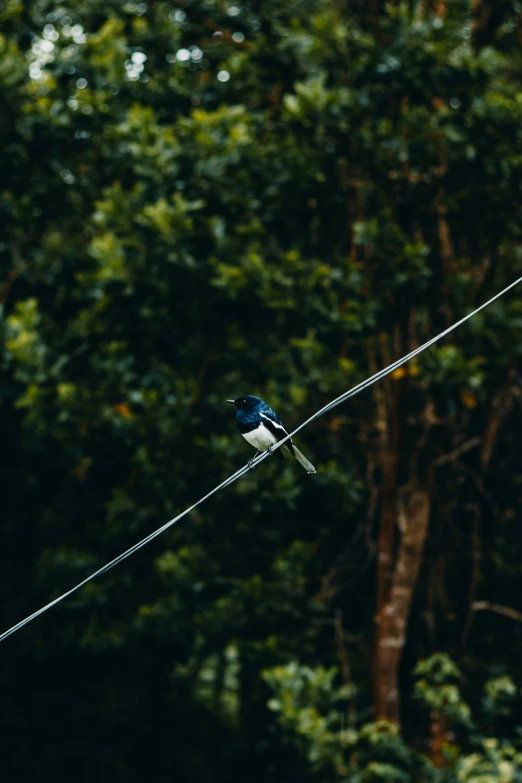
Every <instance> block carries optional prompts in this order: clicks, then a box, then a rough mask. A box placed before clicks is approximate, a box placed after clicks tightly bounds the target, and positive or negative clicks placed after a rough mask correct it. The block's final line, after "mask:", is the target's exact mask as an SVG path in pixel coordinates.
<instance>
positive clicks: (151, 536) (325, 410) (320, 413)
mask: <svg viewBox="0 0 522 783" xmlns="http://www.w3.org/2000/svg"><path fill="white" fill-rule="evenodd" d="M520 282H522V277H519V278H518V280H515V282H514V283H511V284H510V285H508V286H507V287H506V288H504V289H503V290H502V291H500V292H499V293H498V294H495V296H493V297H492V298H491V299H488V301H487V302H485V303H484V304H482V305H480V307H477V308H476V310H473V311H472V312H471V313H468V315H466V316H464V318H461V319H460V321H457V323H454V324H453V325H452V326H450V327H448V329H445V330H444V331H443V332H441V333H440V334H438V335H437V336H436V337H432V338H431V340H428V342H426V343H424V344H423V345H421V346H419V347H418V348H415V350H413V351H410V353H409V354H407V355H406V356H403V357H402V359H398V360H397V361H395V362H393V364H390V365H389V366H388V367H385V368H384V369H383V370H380V371H379V372H377V373H375V374H374V375H372V376H371V377H370V378H367V379H366V380H365V381H362V382H361V383H359V384H357V386H354V387H353V388H352V389H349V390H348V391H347V392H345V393H344V394H341V395H340V396H339V397H336V399H335V400H332V401H331V402H329V403H328V404H327V405H325V406H324V407H323V408H321V409H320V410H318V411H317V412H316V413H314V414H313V416H310V418H309V419H307V420H306V421H305V422H303V424H300V425H299V427H297V428H296V429H295V430H294V431H293V432H291V433H290V434H289V435H287V436H286V437H284V438H283V439H282V440H280V441H279V442H278V443H277V445H275V446H273V447H272V450H275V449H277V448H280V447H281V446H282V445H283V444H284V443H285V442H286V441H287V440H289V439H290V438H292V437H293V436H294V435H295V434H296V433H297V432H299V431H300V430H302V429H303V428H304V427H306V426H307V425H308V424H311V422H313V421H315V420H316V419H318V418H319V417H320V416H324V414H325V413H328V411H331V410H332V409H333V408H335V407H337V405H340V404H341V403H342V402H345V400H348V399H349V398H350V397H353V396H354V395H356V394H358V393H359V392H361V391H363V390H364V389H367V388H368V387H369V386H372V385H373V384H374V383H376V382H377V381H379V380H380V379H381V378H384V377H385V376H386V375H389V374H390V373H391V372H393V371H394V370H396V369H397V368H398V367H401V366H402V365H403V364H406V362H409V361H410V359H413V358H414V357H415V356H418V354H420V353H422V352H423V351H425V350H426V349H427V348H429V347H430V346H431V345H433V344H434V343H436V342H438V340H441V339H442V338H443V337H445V336H446V335H448V334H450V332H452V331H453V330H454V329H457V328H458V327H459V326H461V325H462V324H463V323H465V322H466V321H469V319H470V318H473V317H474V316H475V315H477V313H480V311H481V310H485V308H486V307H489V305H490V304H493V302H495V301H496V300H497V299H500V297H501V296H504V294H506V293H507V292H508V291H510V290H511V289H512V288H514V287H515V286H516V285H518V284H519V283H520ZM268 456H269V454H268V452H266V451H265V452H264V453H263V454H261V455H260V456H258V457H256V459H255V460H254V461H253V464H255V465H258V464H259V463H260V462H262V461H263V460H264V459H266V458H267V457H268ZM249 470H250V463H249V464H247V465H245V466H244V467H242V468H240V469H239V470H237V471H236V472H235V473H234V474H232V475H231V476H229V477H228V478H227V479H226V480H225V481H223V482H222V483H221V484H219V485H218V486H217V487H214V489H213V490H211V491H210V492H208V493H207V494H206V495H204V496H203V497H202V498H200V500H198V501H197V502H196V503H194V504H193V505H192V506H190V507H189V508H187V509H185V511H182V512H181V514H178V516H177V517H174V519H171V520H170V522H166V523H165V524H164V525H162V526H161V527H160V528H158V529H157V530H155V531H154V532H153V533H150V534H149V535H148V536H146V537H145V538H143V539H142V540H141V541H138V543H137V544H134V546H131V547H130V549H127V550H126V551H125V552H122V554H121V555H118V557H115V558H114V560H111V561H110V563H107V564H106V565H104V566H102V568H99V569H98V570H97V571H95V572H94V573H93V574H91V575H90V576H88V577H87V578H86V579H84V580H83V581H82V582H79V583H78V584H77V585H75V587H72V588H71V589H70V590H67V592H65V593H63V594H62V595H60V596H58V598H55V599H54V600H53V601H51V602H50V603H48V604H46V605H45V606H42V607H41V609H38V610H37V611H36V612H33V614H30V615H29V616H28V617H26V618H25V619H24V620H20V622H19V623H16V625H13V626H12V627H11V628H8V630H7V631H4V633H3V634H1V635H0V642H3V641H4V639H7V637H8V636H11V634H13V633H16V631H19V630H20V629H21V628H23V627H24V625H27V624H28V623H30V622H31V621H32V620H35V619H36V618H37V617H39V616H40V615H41V614H43V613H44V612H46V611H47V610H48V609H51V608H52V607H53V606H56V604H59V603H60V602H61V601H63V600H64V599H65V598H68V597H69V596H70V595H72V594H73V593H75V592H76V591H77V590H79V589H80V588H81V587H83V586H84V585H86V584H88V583H89V582H92V581H93V580H94V579H96V578H97V577H99V576H101V575H102V574H105V573H106V572H107V571H109V570H110V569H111V568H114V566H116V565H118V563H121V562H122V560H125V559H126V558H127V557H130V555H132V554H134V552H137V551H138V549H141V548H142V547H144V546H145V545H146V544H148V543H149V542H150V541H153V540H154V539H155V538H157V537H158V536H159V535H161V534H162V533H164V532H165V530H168V529H169V527H172V526H173V525H175V524H176V522H179V520H180V519H183V517H185V516H186V515H187V514H189V513H190V512H191V511H193V510H194V509H195V508H197V507H198V506H200V505H201V504H202V503H204V502H205V500H208V499H209V498H211V497H212V495H215V494H216V493H217V492H220V491H221V490H222V489H226V487H228V486H230V484H233V483H234V482H235V481H237V480H238V479H239V478H241V476H244V475H245V473H248V471H249Z"/></svg>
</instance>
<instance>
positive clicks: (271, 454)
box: [267, 446, 274, 457]
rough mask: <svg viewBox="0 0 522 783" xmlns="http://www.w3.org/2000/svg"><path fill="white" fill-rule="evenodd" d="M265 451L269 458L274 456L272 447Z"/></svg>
mask: <svg viewBox="0 0 522 783" xmlns="http://www.w3.org/2000/svg"><path fill="white" fill-rule="evenodd" d="M267 451H268V453H269V454H270V456H271V457H273V456H274V452H273V451H272V446H269V447H268V448H267Z"/></svg>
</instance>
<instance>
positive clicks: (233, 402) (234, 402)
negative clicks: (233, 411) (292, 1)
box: [225, 400, 236, 405]
mask: <svg viewBox="0 0 522 783" xmlns="http://www.w3.org/2000/svg"><path fill="white" fill-rule="evenodd" d="M225 402H229V403H230V404H231V405H235V404H236V401H235V400H225Z"/></svg>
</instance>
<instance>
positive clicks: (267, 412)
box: [259, 405, 294, 454]
mask: <svg viewBox="0 0 522 783" xmlns="http://www.w3.org/2000/svg"><path fill="white" fill-rule="evenodd" d="M259 415H260V416H261V421H262V422H263V424H264V425H265V427H266V428H267V430H270V432H271V433H272V435H275V437H276V438H277V440H282V439H283V438H286V436H287V435H288V432H287V431H286V430H285V428H284V427H283V422H282V421H281V419H280V418H279V417H278V416H277V414H276V413H274V411H273V410H272V408H269V407H268V405H267V406H266V408H263V410H261V411H259ZM285 446H287V447H288V449H289V450H290V451H291V452H292V454H293V453H294V452H293V449H292V441H291V440H287V442H286V443H285Z"/></svg>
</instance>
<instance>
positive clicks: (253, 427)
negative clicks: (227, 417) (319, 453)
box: [227, 394, 316, 473]
mask: <svg viewBox="0 0 522 783" xmlns="http://www.w3.org/2000/svg"><path fill="white" fill-rule="evenodd" d="M227 402H230V403H231V404H232V405H235V406H236V408H237V413H236V423H237V426H238V429H239V432H240V433H241V435H242V436H243V437H244V439H245V440H246V441H248V443H250V445H251V446H254V448H256V449H257V452H256V454H255V456H254V457H253V458H252V459H251V460H250V462H249V463H248V464H249V465H250V466H252V463H253V461H254V459H255V458H256V457H257V455H258V454H259V452H260V451H268V452H270V454H273V455H274V456H276V457H277V458H278V459H284V457H283V453H282V447H281V448H280V449H277V450H276V451H274V452H273V451H272V446H275V444H276V443H279V441H280V440H282V439H283V438H285V437H286V436H287V435H288V432H287V431H286V430H285V428H284V427H283V423H282V421H281V419H280V418H279V417H278V416H277V414H276V413H274V411H273V410H272V408H270V407H269V406H268V405H267V404H266V402H263V400H262V399H260V398H259V397H254V396H253V395H252V394H245V395H244V397H238V398H237V399H236V400H227ZM284 447H285V449H288V451H289V452H290V454H292V455H293V456H294V457H295V458H296V460H297V461H298V462H299V464H300V465H302V466H303V468H304V469H305V470H306V472H307V473H316V470H315V468H314V466H313V465H312V463H311V462H309V461H308V460H307V459H306V457H305V455H304V454H302V453H301V452H300V451H299V449H298V448H297V446H294V444H293V442H292V440H287V441H286V443H285V444H284Z"/></svg>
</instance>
